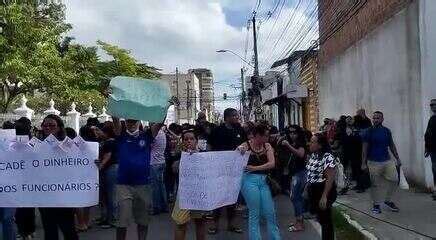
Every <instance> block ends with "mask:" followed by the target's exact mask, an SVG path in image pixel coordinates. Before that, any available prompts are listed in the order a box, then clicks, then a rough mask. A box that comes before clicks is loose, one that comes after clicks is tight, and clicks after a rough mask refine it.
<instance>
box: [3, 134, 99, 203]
mask: <svg viewBox="0 0 436 240" xmlns="http://www.w3.org/2000/svg"><path fill="white" fill-rule="evenodd" d="M30 142H33V143H35V142H37V143H38V144H29V142H25V143H23V142H18V141H17V142H15V143H12V144H11V146H10V147H9V148H8V149H7V150H0V207H88V206H93V205H96V204H98V169H97V167H96V166H95V164H94V161H95V159H97V158H98V143H93V142H84V141H80V140H77V139H74V140H71V139H69V138H67V139H65V140H64V141H62V142H59V141H57V140H53V138H52V137H48V138H47V139H46V141H36V140H31V141H30ZM76 143H80V144H76Z"/></svg>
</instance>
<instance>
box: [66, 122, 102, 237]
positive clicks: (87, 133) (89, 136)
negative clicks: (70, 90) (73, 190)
mask: <svg viewBox="0 0 436 240" xmlns="http://www.w3.org/2000/svg"><path fill="white" fill-rule="evenodd" d="M99 125H100V122H99V121H98V118H88V120H87V122H86V125H85V126H83V127H81V128H80V130H79V132H80V133H79V135H80V136H81V137H82V138H83V140H85V141H87V142H98V141H99V139H98V136H97V131H98V130H99V129H98V128H97V126H99ZM67 129H68V128H66V129H65V130H66V131H65V132H66V133H68V134H69V136H68V135H67V136H68V137H69V138H75V137H76V135H77V134H76V131H74V129H69V130H68V131H67ZM96 160H97V159H96ZM90 210H91V208H90V207H84V208H77V209H76V217H77V231H79V232H86V231H88V229H89V228H90V225H91V218H90Z"/></svg>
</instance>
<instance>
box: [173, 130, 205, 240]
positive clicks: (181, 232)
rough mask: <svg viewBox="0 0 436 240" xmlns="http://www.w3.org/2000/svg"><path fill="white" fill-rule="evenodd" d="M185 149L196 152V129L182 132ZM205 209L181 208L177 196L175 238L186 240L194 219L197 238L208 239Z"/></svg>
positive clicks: (176, 168) (199, 239)
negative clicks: (187, 231)
mask: <svg viewBox="0 0 436 240" xmlns="http://www.w3.org/2000/svg"><path fill="white" fill-rule="evenodd" d="M182 141H183V151H185V152H188V153H190V154H195V153H196V152H198V151H199V149H198V137H197V136H196V135H195V131H194V130H185V131H184V132H183V134H182ZM179 164H180V161H179V160H178V161H176V162H175V165H174V166H175V170H176V171H177V172H178V165H179ZM204 214H205V213H204V211H198V210H186V209H180V206H179V200H178V198H177V197H176V202H175V204H174V209H173V212H172V218H173V220H174V221H175V222H176V231H175V240H184V239H185V238H186V230H187V224H188V222H189V221H190V220H191V219H193V220H194V223H195V233H196V239H197V240H205V239H206V228H205V222H204V220H203V215H204Z"/></svg>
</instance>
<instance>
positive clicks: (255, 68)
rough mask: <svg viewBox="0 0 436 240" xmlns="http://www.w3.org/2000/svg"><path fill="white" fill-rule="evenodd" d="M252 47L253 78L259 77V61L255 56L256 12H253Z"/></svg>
mask: <svg viewBox="0 0 436 240" xmlns="http://www.w3.org/2000/svg"><path fill="white" fill-rule="evenodd" d="M251 21H252V22H253V43H254V44H253V47H254V76H255V77H259V59H258V55H257V34H256V12H253V18H252V20H251Z"/></svg>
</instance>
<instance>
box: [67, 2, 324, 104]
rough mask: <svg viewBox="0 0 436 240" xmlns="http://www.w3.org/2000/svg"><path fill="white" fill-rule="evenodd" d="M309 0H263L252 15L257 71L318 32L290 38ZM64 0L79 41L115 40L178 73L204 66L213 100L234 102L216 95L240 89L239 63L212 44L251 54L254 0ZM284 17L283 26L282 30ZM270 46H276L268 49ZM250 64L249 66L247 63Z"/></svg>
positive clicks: (305, 19) (304, 20) (304, 21)
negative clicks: (212, 82)
mask: <svg viewBox="0 0 436 240" xmlns="http://www.w3.org/2000/svg"><path fill="white" fill-rule="evenodd" d="M312 1H315V0H304V1H301V0H288V1H285V0H263V1H261V4H260V5H259V8H258V19H259V22H260V26H259V53H260V65H261V67H262V68H261V69H262V70H263V71H264V70H266V69H268V66H270V65H271V64H272V63H273V62H274V60H277V59H279V58H280V57H281V55H282V56H284V55H283V54H284V53H285V52H286V49H287V48H286V47H287V46H290V45H291V43H293V42H292V41H294V42H296V43H297V45H301V47H305V45H307V42H309V40H310V39H316V36H314V34H312V35H310V34H306V35H307V37H305V39H306V41H304V42H302V43H301V44H300V43H299V42H298V41H297V40H298V39H293V38H292V36H294V35H298V33H299V32H302V33H303V32H304V31H305V28H304V27H302V26H305V25H307V26H308V25H309V23H310V22H311V21H310V20H311V18H310V16H311V15H310V13H311V10H312V8H313V7H314V4H313V3H312V4H313V5H310V4H309V2H312ZM63 2H64V3H65V5H66V15H67V21H68V22H69V23H71V24H72V25H73V30H72V31H71V33H70V35H72V36H74V37H75V39H76V41H77V42H79V43H82V44H87V45H95V42H96V41H97V40H102V41H106V42H109V43H112V44H116V45H119V46H121V47H122V48H126V49H129V50H131V52H132V54H133V55H134V56H135V58H137V59H138V60H139V61H140V62H146V63H148V64H150V65H153V66H155V67H157V68H160V69H162V72H163V73H174V72H175V68H176V67H178V68H179V70H180V71H181V72H186V71H187V70H188V69H190V68H209V69H211V70H212V71H213V74H214V76H215V82H216V84H215V95H216V96H217V100H218V101H217V105H218V107H219V108H221V109H222V108H224V107H227V106H229V105H232V104H233V103H232V102H229V101H227V102H224V101H222V94H223V93H224V92H226V93H228V95H229V96H236V95H237V94H238V92H239V91H240V89H235V88H233V86H232V85H235V86H238V85H239V84H240V82H239V79H238V77H239V75H240V68H241V66H242V62H241V60H240V59H239V58H237V57H235V56H233V55H231V54H228V53H221V54H219V53H216V50H218V49H231V50H233V51H235V52H237V53H238V54H240V55H241V56H243V57H245V56H246V57H247V60H248V61H250V60H249V59H251V58H252V54H253V51H252V38H251V36H252V32H247V21H248V19H249V18H250V17H251V16H252V15H251V12H252V11H253V9H254V8H256V7H257V4H258V0H238V1H235V0H129V1H126V0H64V1H63ZM301 2H305V3H301ZM282 6H283V7H282ZM274 9H275V11H274ZM280 9H282V10H281V11H279V10H280ZM268 12H272V13H273V14H272V16H270V17H268V14H267V13H268ZM290 20H291V21H290ZM289 21H290V22H291V24H288V28H287V29H288V30H287V31H283V30H284V29H285V27H286V26H287V23H288V22H289ZM312 22H313V21H312ZM307 29H309V28H307ZM301 35H303V34H301ZM306 35H305V36H306ZM247 37H249V38H247ZM277 39H279V41H278V42H277V44H276V41H277ZM247 40H248V41H247ZM274 45H276V47H274V48H273V46H274ZM306 47H307V46H306ZM288 48H289V47H288ZM245 49H247V51H245ZM248 70H249V72H252V69H250V68H249V67H248ZM236 106H238V105H237V104H235V107H236Z"/></svg>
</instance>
